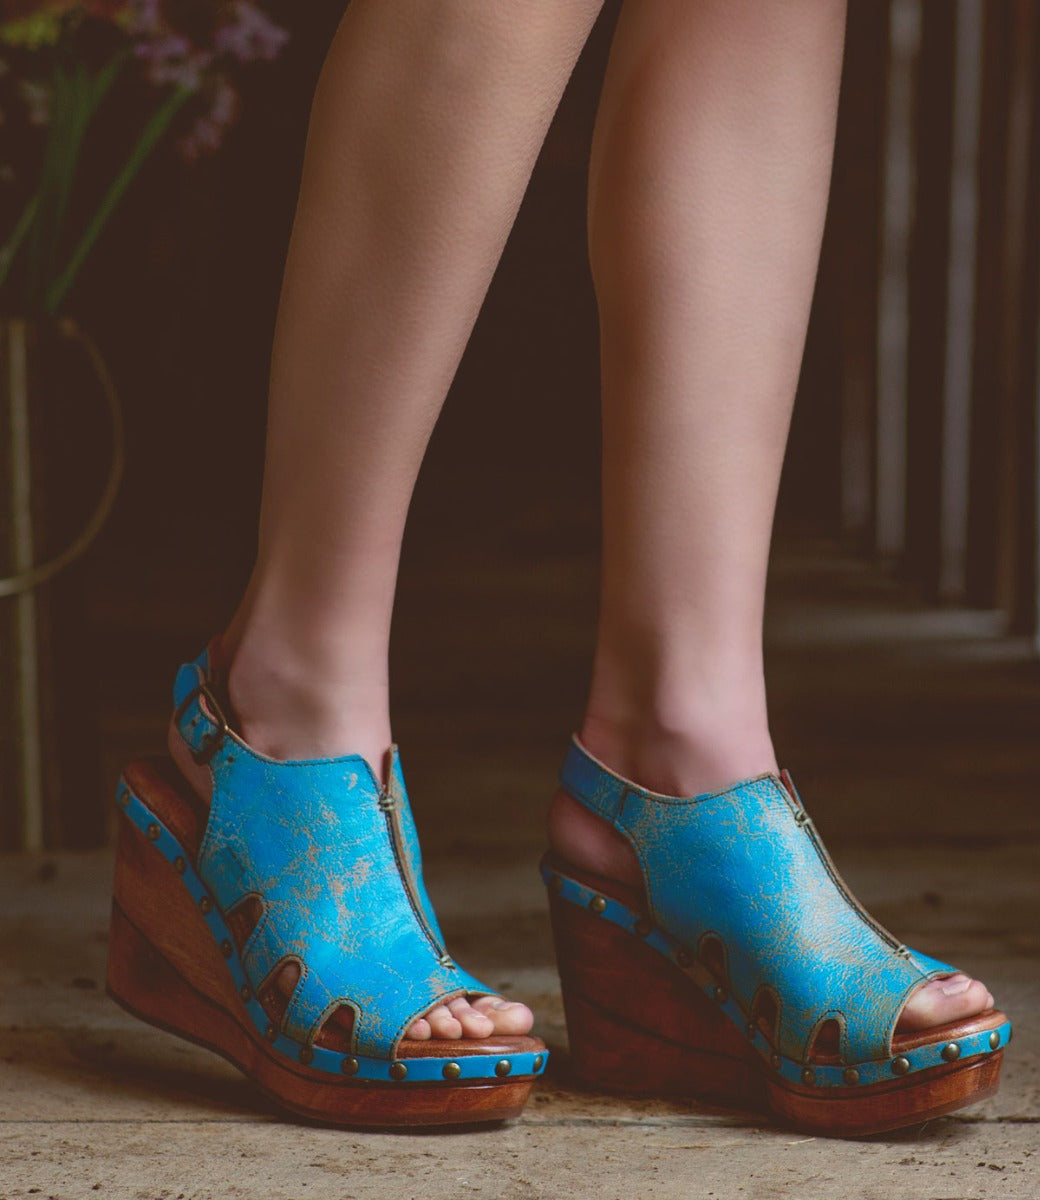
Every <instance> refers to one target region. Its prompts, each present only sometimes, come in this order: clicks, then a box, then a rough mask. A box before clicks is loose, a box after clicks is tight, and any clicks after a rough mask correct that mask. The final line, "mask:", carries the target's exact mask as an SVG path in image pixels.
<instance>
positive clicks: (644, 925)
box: [634, 917, 654, 937]
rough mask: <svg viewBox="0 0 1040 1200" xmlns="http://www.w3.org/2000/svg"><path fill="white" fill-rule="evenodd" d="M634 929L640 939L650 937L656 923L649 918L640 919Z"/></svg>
mask: <svg viewBox="0 0 1040 1200" xmlns="http://www.w3.org/2000/svg"><path fill="white" fill-rule="evenodd" d="M634 928H635V931H636V933H638V934H639V936H640V937H649V936H650V934H651V933H653V931H654V923H653V921H651V920H650V918H649V917H640V918H639V920H638V921H636V923H635V926H634Z"/></svg>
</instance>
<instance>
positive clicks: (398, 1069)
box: [390, 1062, 408, 1079]
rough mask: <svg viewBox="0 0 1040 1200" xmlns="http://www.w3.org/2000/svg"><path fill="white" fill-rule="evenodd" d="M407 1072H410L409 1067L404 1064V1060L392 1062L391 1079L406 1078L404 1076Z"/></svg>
mask: <svg viewBox="0 0 1040 1200" xmlns="http://www.w3.org/2000/svg"><path fill="white" fill-rule="evenodd" d="M407 1074H408V1068H407V1067H406V1066H405V1065H404V1063H403V1062H395V1063H391V1064H390V1078H391V1079H404V1077H405V1076H406V1075H407Z"/></svg>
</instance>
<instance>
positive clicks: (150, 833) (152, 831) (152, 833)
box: [145, 821, 162, 842]
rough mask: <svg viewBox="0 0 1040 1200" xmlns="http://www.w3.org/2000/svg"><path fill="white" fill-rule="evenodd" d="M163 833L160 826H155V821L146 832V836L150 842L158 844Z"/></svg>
mask: <svg viewBox="0 0 1040 1200" xmlns="http://www.w3.org/2000/svg"><path fill="white" fill-rule="evenodd" d="M161 833H162V830H161V829H160V828H159V826H158V825H156V824H155V822H154V821H153V822H152V824H151V825H149V826H148V828H147V829H146V830H145V836H146V837H147V838H148V840H149V841H150V842H157V841H158V840H159V835H160V834H161Z"/></svg>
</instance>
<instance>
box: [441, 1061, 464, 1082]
mask: <svg viewBox="0 0 1040 1200" xmlns="http://www.w3.org/2000/svg"><path fill="white" fill-rule="evenodd" d="M441 1074H442V1075H443V1076H444V1078H445V1079H458V1077H459V1076H460V1075H461V1074H462V1068H461V1067H460V1066H459V1064H458V1063H454V1062H453V1063H445V1064H444V1067H443V1069H442V1070H441Z"/></svg>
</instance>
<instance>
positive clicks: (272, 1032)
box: [264, 1025, 278, 1042]
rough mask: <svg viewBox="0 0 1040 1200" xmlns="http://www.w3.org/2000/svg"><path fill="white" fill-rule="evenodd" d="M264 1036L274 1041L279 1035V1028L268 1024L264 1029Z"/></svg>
mask: <svg viewBox="0 0 1040 1200" xmlns="http://www.w3.org/2000/svg"><path fill="white" fill-rule="evenodd" d="M264 1037H265V1038H267V1040H268V1041H269V1042H273V1041H275V1040H276V1038H277V1037H278V1030H277V1029H275V1027H274V1026H273V1025H268V1026H267V1028H266V1029H265V1030H264Z"/></svg>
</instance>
